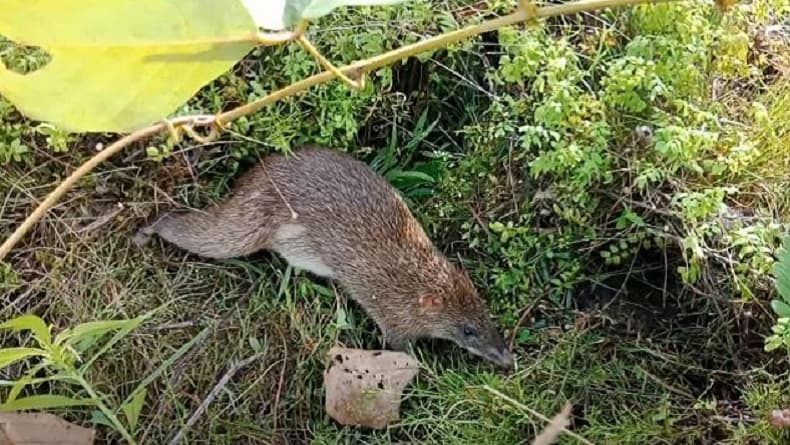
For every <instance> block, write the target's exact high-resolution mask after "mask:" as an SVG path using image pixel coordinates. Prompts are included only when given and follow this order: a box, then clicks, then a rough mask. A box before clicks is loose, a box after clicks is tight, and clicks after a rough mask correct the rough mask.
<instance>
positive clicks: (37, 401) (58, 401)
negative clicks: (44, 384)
mask: <svg viewBox="0 0 790 445" xmlns="http://www.w3.org/2000/svg"><path fill="white" fill-rule="evenodd" d="M94 403H95V402H94V401H93V400H91V399H75V398H73V397H67V396H59V395H55V394H42V395H37V396H30V397H24V398H21V399H16V400H9V401H7V402H5V403H2V404H0V411H20V410H44V409H52V408H63V407H67V406H89V405H93V404H94Z"/></svg>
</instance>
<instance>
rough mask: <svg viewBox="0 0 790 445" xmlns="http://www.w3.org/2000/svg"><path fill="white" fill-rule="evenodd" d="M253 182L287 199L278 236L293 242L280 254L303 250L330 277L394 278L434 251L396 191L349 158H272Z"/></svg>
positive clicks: (315, 154)
mask: <svg viewBox="0 0 790 445" xmlns="http://www.w3.org/2000/svg"><path fill="white" fill-rule="evenodd" d="M255 178H256V179H255V180H256V182H258V183H260V184H259V185H260V186H265V184H263V183H261V181H266V180H269V178H270V180H271V183H272V184H275V185H276V186H277V188H278V189H279V193H280V194H282V201H283V203H284V205H285V208H284V209H280V210H281V212H282V213H281V214H288V219H283V220H282V226H281V229H280V230H279V232H278V233H280V234H284V235H285V237H286V238H291V239H292V240H293V242H292V244H291V245H290V246H283V245H282V239H280V240H279V241H280V245H278V243H277V242H275V243H274V244H275V245H274V246H273V247H274V248H275V250H277V251H279V252H280V253H281V254H284V255H283V256H286V257H288V255H287V250H288V248H289V247H290V248H291V250H293V249H294V248H302V250H303V251H304V252H305V254H308V253H309V254H312V255H313V256H317V257H318V258H320V259H321V261H322V262H323V263H324V265H326V266H327V267H328V268H329V269H331V270H332V271H333V273H332V274H331V276H336V275H338V274H340V275H342V276H344V277H345V278H346V281H356V280H355V278H357V277H359V279H364V278H362V277H361V276H362V275H365V276H367V278H371V276H370V275H371V274H387V273H391V272H392V270H391V269H393V268H395V267H399V265H403V263H404V261H409V260H410V259H411V258H413V257H414V256H415V254H416V253H417V252H415V249H420V248H425V249H432V246H431V244H430V241H429V240H428V238H427V236H426V235H425V234H424V232H423V230H422V228H421V227H420V226H419V224H418V223H417V221H416V220H415V219H414V217H413V216H412V215H411V213H410V212H409V209H408V207H407V206H406V205H405V204H404V202H403V201H402V200H401V199H400V197H399V195H398V193H397V192H396V191H395V189H394V188H393V187H392V186H391V185H390V184H389V183H387V182H386V180H385V179H384V178H382V177H381V176H379V175H377V174H376V173H374V172H373V171H371V170H370V167H368V166H367V165H366V164H364V163H362V162H360V161H357V160H355V159H354V158H352V157H350V156H348V155H345V154H342V153H339V152H336V151H331V150H323V149H303V150H300V151H298V152H296V153H295V154H294V155H293V156H289V157H280V156H277V157H271V158H269V159H268V162H267V161H265V162H264V163H263V165H262V166H260V172H256V173H255ZM291 212H293V213H292V214H291ZM293 216H295V218H293ZM290 235H294V236H290ZM292 260H293V258H289V261H290V262H294V261H292ZM296 263H298V261H296ZM363 271H364V272H363ZM349 284H351V283H349Z"/></svg>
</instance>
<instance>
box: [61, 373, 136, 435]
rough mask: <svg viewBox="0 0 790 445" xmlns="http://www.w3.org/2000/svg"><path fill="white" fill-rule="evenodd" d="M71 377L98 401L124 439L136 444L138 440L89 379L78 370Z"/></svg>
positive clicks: (99, 406) (100, 409) (97, 404)
mask: <svg viewBox="0 0 790 445" xmlns="http://www.w3.org/2000/svg"><path fill="white" fill-rule="evenodd" d="M71 378H73V379H74V381H76V382H77V383H79V384H80V386H82V387H83V388H84V389H85V392H87V393H88V395H89V396H90V397H91V399H93V400H94V401H96V407H98V408H99V411H101V412H102V414H104V416H105V417H107V420H109V421H110V423H112V425H113V427H115V430H116V431H118V433H120V434H121V436H123V438H124V440H126V442H128V443H129V444H130V445H135V443H136V442H135V441H134V438H133V437H132V435H131V434H129V432H128V431H126V428H125V427H124V426H123V424H122V423H121V421H120V420H119V419H118V416H116V415H115V413H114V412H113V411H112V410H111V409H110V408H109V407H108V406H107V405H105V404H104V402H103V401H102V399H101V397H99V395H98V394H97V393H96V391H94V390H93V387H92V386H91V385H90V383H88V381H87V380H85V379H84V378H82V376H81V375H78V374H77V373H76V372H74V373H73V374H72V375H71Z"/></svg>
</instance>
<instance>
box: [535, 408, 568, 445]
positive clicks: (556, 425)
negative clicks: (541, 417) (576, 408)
mask: <svg viewBox="0 0 790 445" xmlns="http://www.w3.org/2000/svg"><path fill="white" fill-rule="evenodd" d="M572 408H573V405H571V403H570V402H565V406H563V407H562V411H560V412H559V413H557V415H556V416H554V418H552V419H551V422H549V424H548V425H546V428H544V429H543V432H541V433H540V434H539V435H538V436H537V437H535V440H533V441H532V445H551V444H553V443H554V442H556V441H557V439H559V437H560V434H562V432H563V431H565V429H566V428H568V425H570V424H571V409H572Z"/></svg>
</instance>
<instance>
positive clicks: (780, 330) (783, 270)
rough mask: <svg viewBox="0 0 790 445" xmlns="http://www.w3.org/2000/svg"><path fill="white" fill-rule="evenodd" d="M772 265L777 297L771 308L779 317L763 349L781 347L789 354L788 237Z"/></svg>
mask: <svg viewBox="0 0 790 445" xmlns="http://www.w3.org/2000/svg"><path fill="white" fill-rule="evenodd" d="M777 257H778V259H777V261H776V263H775V264H774V277H775V278H776V292H777V294H778V295H777V297H778V298H775V299H773V300H771V308H772V309H773V310H774V312H775V313H776V315H777V316H778V317H779V318H778V319H777V320H776V324H775V325H774V327H773V335H771V336H770V337H768V338H767V339H766V341H765V349H766V350H767V351H773V350H774V349H777V348H779V347H783V348H784V349H785V350H787V351H788V352H789V353H790V236H788V237H786V238H785V241H784V246H783V247H782V248H781V249H780V250H779V253H778V255H777Z"/></svg>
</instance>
